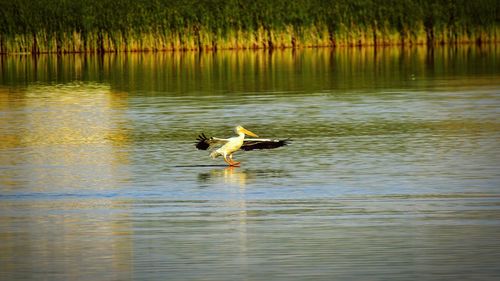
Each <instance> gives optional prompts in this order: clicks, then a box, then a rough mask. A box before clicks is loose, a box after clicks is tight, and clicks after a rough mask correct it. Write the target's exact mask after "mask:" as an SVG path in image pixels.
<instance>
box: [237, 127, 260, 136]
mask: <svg viewBox="0 0 500 281" xmlns="http://www.w3.org/2000/svg"><path fill="white" fill-rule="evenodd" d="M234 131H235V132H236V133H237V134H240V133H243V134H245V135H249V136H252V137H259V136H257V135H256V134H254V133H252V132H250V131H249V130H247V129H245V128H243V127H242V126H236V128H235V129H234Z"/></svg>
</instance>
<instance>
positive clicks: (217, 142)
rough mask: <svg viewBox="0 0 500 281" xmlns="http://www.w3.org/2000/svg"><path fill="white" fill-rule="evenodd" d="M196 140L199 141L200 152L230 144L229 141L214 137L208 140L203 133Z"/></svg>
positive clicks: (197, 145) (197, 144) (197, 146)
mask: <svg viewBox="0 0 500 281" xmlns="http://www.w3.org/2000/svg"><path fill="white" fill-rule="evenodd" d="M196 140H197V141H198V142H197V143H196V148H198V149H199V150H207V149H212V148H214V147H216V146H221V145H223V144H225V143H226V142H228V140H227V139H219V138H214V137H210V138H208V137H207V136H205V134H204V133H201V134H200V135H198V137H197V138H196Z"/></svg>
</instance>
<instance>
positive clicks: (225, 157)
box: [222, 153, 233, 166]
mask: <svg viewBox="0 0 500 281" xmlns="http://www.w3.org/2000/svg"><path fill="white" fill-rule="evenodd" d="M222 156H223V158H224V162H226V163H227V164H228V165H229V166H233V164H232V162H231V161H229V160H228V159H227V154H226V153H224V154H223V155H222Z"/></svg>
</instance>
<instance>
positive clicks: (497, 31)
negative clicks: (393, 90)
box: [0, 0, 500, 54]
mask: <svg viewBox="0 0 500 281" xmlns="http://www.w3.org/2000/svg"><path fill="white" fill-rule="evenodd" d="M498 9H499V8H498V5H497V4H496V1H492V0H479V1H452V2H450V3H448V2H442V3H441V2H436V3H435V1H430V0H429V1H427V0H424V1H412V0H408V1H380V0H364V1H360V0H351V1H347V0H338V1H330V2H324V1H293V2H286V1H279V0H272V1H260V0H259V1H252V3H247V2H244V1H243V2H242V1H236V0H233V1H219V2H214V1H180V2H176V1H172V0H156V1H144V2H143V1H131V0H115V1H110V0H101V1H97V0H86V1H77V2H66V1H63V0H40V1H36V2H35V3H32V1H28V0H20V1H16V2H11V1H3V0H0V14H1V17H0V53H4V54H5V53H104V52H141V51H184V50H227V49H279V48H309V47H345V46H346V47H349V46H351V47H352V46H395V45H431V46H433V45H443V44H450V45H451V44H463V43H467V44H483V43H497V42H499V41H500V26H499V24H498V23H499V22H500V21H499V19H498V18H497V17H498V16H497V15H498V14H499V13H498V12H497V10H498Z"/></svg>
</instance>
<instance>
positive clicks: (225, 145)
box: [196, 126, 289, 166]
mask: <svg viewBox="0 0 500 281" xmlns="http://www.w3.org/2000/svg"><path fill="white" fill-rule="evenodd" d="M234 131H235V132H236V134H238V136H237V137H232V138H228V139H220V138H214V137H210V138H207V137H206V136H205V134H203V133H202V134H201V135H199V136H198V138H197V141H198V142H197V143H196V148H198V149H200V150H207V149H211V150H213V151H212V153H210V157H212V159H215V158H217V157H219V156H222V157H223V158H224V161H226V163H227V164H229V166H239V165H240V162H236V161H234V160H233V153H234V152H236V151H238V150H239V149H240V148H241V149H243V150H254V149H270V148H276V147H280V146H284V145H287V142H288V141H289V140H272V139H245V135H249V136H252V137H259V136H257V135H256V134H254V133H252V132H250V131H249V130H247V129H245V128H243V127H242V126H236V128H235V129H234ZM216 148H217V149H216Z"/></svg>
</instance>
